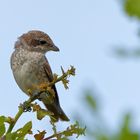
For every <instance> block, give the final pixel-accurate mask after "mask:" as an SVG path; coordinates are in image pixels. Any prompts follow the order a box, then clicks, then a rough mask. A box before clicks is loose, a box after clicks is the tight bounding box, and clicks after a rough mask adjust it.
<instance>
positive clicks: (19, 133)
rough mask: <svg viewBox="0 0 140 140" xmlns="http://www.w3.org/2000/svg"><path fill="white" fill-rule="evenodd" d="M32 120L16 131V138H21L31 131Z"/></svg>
mask: <svg viewBox="0 0 140 140" xmlns="http://www.w3.org/2000/svg"><path fill="white" fill-rule="evenodd" d="M31 129H32V122H31V121H29V122H28V123H26V124H25V125H24V126H23V127H22V128H20V129H18V130H17V131H16V133H17V136H18V138H20V139H23V138H24V137H25V136H26V135H27V134H29V133H30V132H31Z"/></svg>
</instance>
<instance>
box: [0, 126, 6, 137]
mask: <svg viewBox="0 0 140 140" xmlns="http://www.w3.org/2000/svg"><path fill="white" fill-rule="evenodd" d="M4 133H5V125H4V124H2V125H0V137H2V136H3V134H4Z"/></svg>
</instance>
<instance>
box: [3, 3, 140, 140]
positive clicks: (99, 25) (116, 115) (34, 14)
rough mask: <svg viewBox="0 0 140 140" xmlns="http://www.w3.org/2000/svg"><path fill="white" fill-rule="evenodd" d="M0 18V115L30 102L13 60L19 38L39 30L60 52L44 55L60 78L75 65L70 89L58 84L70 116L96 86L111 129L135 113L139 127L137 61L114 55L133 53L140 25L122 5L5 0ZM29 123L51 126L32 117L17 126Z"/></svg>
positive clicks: (9, 114) (21, 119)
mask: <svg viewBox="0 0 140 140" xmlns="http://www.w3.org/2000/svg"><path fill="white" fill-rule="evenodd" d="M0 17H1V23H0V25H1V26H0V31H1V32H0V46H1V47H0V64H1V69H0V73H1V78H0V79H1V80H0V85H1V94H0V97H1V98H0V99H1V100H0V115H5V116H14V115H15V113H16V112H17V109H18V105H19V103H22V102H23V101H25V100H27V99H28V97H27V96H26V95H25V94H23V93H22V91H21V90H20V89H19V88H18V86H17V84H16V82H15V81H14V78H13V75H12V71H11V68H10V56H11V54H12V52H13V51H14V49H13V48H14V42H15V41H16V40H17V38H18V37H19V36H20V35H22V34H23V33H25V32H28V31H29V30H33V29H37V30H41V31H44V32H46V33H48V34H49V35H50V37H51V38H52V39H53V41H54V43H55V44H56V45H57V46H58V47H59V49H60V52H59V53H54V52H49V53H48V54H46V56H47V58H48V60H49V62H50V64H51V67H52V70H53V72H54V73H57V74H61V70H60V67H61V66H63V67H64V69H67V68H69V66H70V65H73V66H75V67H76V76H75V77H70V84H69V90H65V89H64V88H63V86H62V84H61V83H59V84H57V89H58V92H59V97H60V102H61V106H62V107H63V109H64V111H65V112H66V114H67V115H68V116H69V117H70V118H72V116H73V114H74V112H79V111H81V110H83V106H82V105H83V104H82V102H81V100H80V99H81V97H82V96H83V95H82V94H83V92H82V91H83V90H84V89H86V88H91V89H94V88H96V89H97V91H98V92H99V95H98V98H99V99H100V103H101V107H102V108H101V109H102V115H103V116H104V119H105V120H106V121H107V123H108V124H109V125H110V128H116V127H117V126H118V124H119V123H120V122H119V121H120V119H121V117H122V113H125V112H127V111H131V112H133V113H134V116H135V121H136V122H137V123H136V127H139V125H140V111H139V105H140V103H139V98H140V94H139V92H140V88H139V83H140V78H139V71H140V65H139V59H119V58H116V57H115V56H114V55H113V48H114V47H115V46H117V45H118V46H119V45H124V46H127V48H129V49H133V48H135V46H138V44H139V39H138V37H137V35H136V34H137V29H138V23H137V22H135V21H133V20H131V19H130V18H128V17H127V16H126V15H125V13H124V12H123V10H122V7H121V3H119V1H113V0H107V1H103V0H76V1H75V0H69V1H65V0H59V1H55V0H40V1H38V0H36V1H35V0H30V1H29V0H24V1H18V0H13V1H8V0H5V1H1V3H0ZM30 120H33V123H34V124H35V127H36V129H39V130H40V129H43V128H46V126H47V128H48V127H49V126H48V119H47V118H45V119H43V121H41V122H40V121H36V120H35V115H34V114H33V113H27V114H25V115H23V116H22V117H21V118H20V120H19V122H18V124H17V126H16V127H17V128H18V126H21V125H23V124H24V123H25V122H27V121H30ZM72 122H73V120H72V121H71V123H72ZM64 124H65V123H64ZM60 125H61V124H60ZM83 139H86V138H83Z"/></svg>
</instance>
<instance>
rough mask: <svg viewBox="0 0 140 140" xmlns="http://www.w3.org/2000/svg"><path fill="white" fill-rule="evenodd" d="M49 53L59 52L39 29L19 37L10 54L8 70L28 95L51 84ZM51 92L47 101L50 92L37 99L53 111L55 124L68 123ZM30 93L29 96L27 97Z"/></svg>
mask: <svg viewBox="0 0 140 140" xmlns="http://www.w3.org/2000/svg"><path fill="white" fill-rule="evenodd" d="M49 51H55V52H57V51H59V48H58V47H57V46H56V45H55V44H54V43H53V41H52V39H51V38H50V37H49V35H48V34H47V33H45V32H43V31H40V30H30V31H28V32H27V33H24V34H22V35H21V36H20V37H18V39H17V41H16V42H15V45H14V52H13V53H12V55H11V69H12V72H13V76H14V78H15V81H16V83H17V85H18V86H19V88H20V89H21V90H22V91H23V92H24V93H25V94H27V95H28V96H33V95H35V94H36V93H38V92H39V90H40V89H39V88H38V85H41V84H44V83H48V82H52V81H53V78H54V76H53V73H52V70H51V67H50V64H49V62H48V60H47V58H46V56H45V54H46V53H47V52H49ZM51 89H52V90H53V92H54V96H53V98H51V100H50V98H49V97H50V94H51V93H50V92H49V91H44V92H43V94H41V95H40V99H39V100H41V101H42V102H43V104H44V105H45V107H46V109H47V110H48V111H50V112H52V114H53V115H52V117H53V118H54V119H55V121H56V122H57V121H59V120H62V121H69V118H68V117H67V115H66V114H65V113H64V111H63V109H62V108H61V106H60V102H59V97H58V93H57V89H56V86H55V85H53V86H52V87H51ZM29 90H30V92H31V93H30V94H29Z"/></svg>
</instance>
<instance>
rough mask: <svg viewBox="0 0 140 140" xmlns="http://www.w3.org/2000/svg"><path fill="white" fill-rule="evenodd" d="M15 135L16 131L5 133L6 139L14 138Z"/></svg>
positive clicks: (12, 139) (13, 139)
mask: <svg viewBox="0 0 140 140" xmlns="http://www.w3.org/2000/svg"><path fill="white" fill-rule="evenodd" d="M16 137H17V134H16V132H14V133H8V134H7V135H6V140H16Z"/></svg>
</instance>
